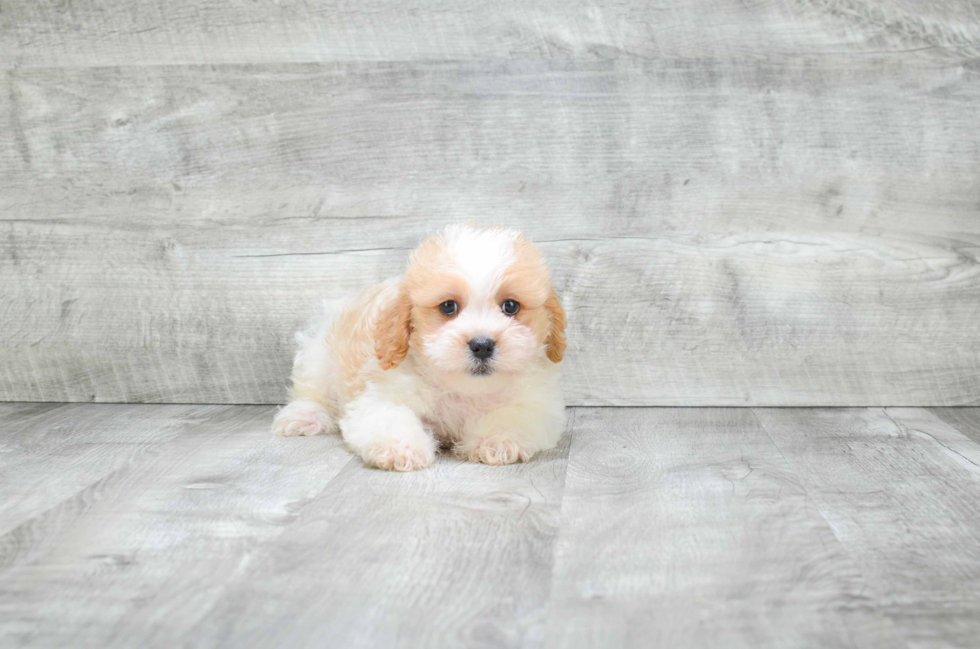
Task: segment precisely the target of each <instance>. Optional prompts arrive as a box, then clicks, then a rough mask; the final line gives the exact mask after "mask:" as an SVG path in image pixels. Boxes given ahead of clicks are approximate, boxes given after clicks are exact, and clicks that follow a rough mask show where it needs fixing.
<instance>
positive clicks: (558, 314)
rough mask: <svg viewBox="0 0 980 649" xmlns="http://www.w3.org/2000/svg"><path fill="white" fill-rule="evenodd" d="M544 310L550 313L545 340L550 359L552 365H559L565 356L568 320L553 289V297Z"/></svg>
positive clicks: (549, 298)
mask: <svg viewBox="0 0 980 649" xmlns="http://www.w3.org/2000/svg"><path fill="white" fill-rule="evenodd" d="M544 308H545V310H546V311H547V312H548V320H550V321H551V327H550V328H549V329H548V337H547V338H545V340H544V343H545V345H547V354H548V358H549V359H551V362H552V363H559V362H561V359H562V358H563V357H564V356H565V325H566V324H568V319H567V318H566V317H565V309H563V308H562V306H561V302H560V301H559V300H558V294H557V293H555V290H554V289H551V295H550V296H549V297H548V299H547V300H546V301H545V303H544Z"/></svg>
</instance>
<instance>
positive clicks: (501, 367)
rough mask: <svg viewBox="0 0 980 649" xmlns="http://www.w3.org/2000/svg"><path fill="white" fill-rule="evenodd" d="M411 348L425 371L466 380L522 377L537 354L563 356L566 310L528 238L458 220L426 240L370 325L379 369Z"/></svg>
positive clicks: (553, 357) (391, 364) (553, 359)
mask: <svg viewBox="0 0 980 649" xmlns="http://www.w3.org/2000/svg"><path fill="white" fill-rule="evenodd" d="M409 349H413V350H415V351H416V352H417V353H418V355H419V357H420V360H422V362H424V363H425V365H426V366H427V369H429V370H433V371H436V372H439V373H441V374H443V375H456V377H457V378H461V377H467V382H470V381H469V379H470V378H473V379H479V378H483V379H486V378H487V377H506V376H507V375H513V374H519V373H521V372H523V371H524V370H526V369H527V368H528V367H530V365H531V363H532V361H534V360H535V359H536V358H543V357H547V358H548V359H549V360H550V361H551V362H553V363H558V362H559V361H561V359H562V356H563V355H564V353H565V311H564V310H563V309H562V306H561V302H559V300H558V295H557V294H556V293H555V291H554V289H553V288H552V287H551V280H550V278H549V275H548V269H547V267H546V266H545V265H544V262H543V260H542V259H541V255H540V254H539V253H538V251H537V249H536V248H535V247H534V246H533V245H532V244H531V242H530V240H528V239H526V238H525V237H524V236H523V235H521V234H520V233H519V232H517V231H515V230H507V229H503V228H490V229H485V230H480V229H477V228H476V227H473V226H470V225H459V226H451V227H449V228H447V229H446V230H444V231H442V232H440V233H439V234H436V235H435V236H433V237H431V238H429V239H428V240H426V241H425V242H423V243H422V245H420V246H419V247H418V249H417V250H416V251H415V253H414V254H413V255H412V259H411V261H410V262H409V266H408V271H407V272H406V274H405V278H404V280H403V282H402V285H401V288H400V293H399V296H398V298H397V299H395V300H393V301H392V302H391V303H390V304H389V305H388V306H387V308H386V309H385V310H384V312H383V313H382V314H381V317H380V318H379V320H378V324H377V327H376V329H375V351H376V352H377V356H378V359H379V360H380V361H381V367H382V368H384V369H390V368H392V367H395V366H397V365H398V364H399V363H401V362H402V360H404V358H405V356H406V355H407V354H408V352H409Z"/></svg>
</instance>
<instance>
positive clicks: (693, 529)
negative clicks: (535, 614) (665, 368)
mask: <svg viewBox="0 0 980 649" xmlns="http://www.w3.org/2000/svg"><path fill="white" fill-rule="evenodd" d="M575 412H576V415H577V419H576V425H575V428H574V437H573V440H572V446H571V450H570V453H569V462H568V470H567V476H566V481H565V497H564V502H563V504H562V525H561V534H560V536H559V540H558V545H557V548H556V557H555V578H554V584H553V586H552V602H551V606H550V610H549V629H548V636H549V637H551V638H553V639H555V643H554V644H555V646H561V647H613V646H615V647H649V646H665V647H668V646H669V647H718V646H724V647H762V646H773V647H790V646H791V647H800V646H814V647H817V646H824V647H826V646H835V647H845V646H850V647H853V646H859V647H863V646H882V647H888V646H900V645H901V641H900V640H899V638H898V636H897V635H896V634H895V633H894V630H893V628H892V627H891V624H890V623H889V622H888V621H887V620H886V619H885V618H884V617H883V616H881V615H879V614H878V613H877V611H876V607H875V605H874V603H873V602H869V601H867V600H864V599H862V597H861V592H862V590H863V588H864V583H863V580H862V579H861V574H860V572H859V570H858V567H857V565H856V564H855V563H854V562H853V561H852V560H851V558H850V557H849V556H848V555H847V552H846V551H845V548H843V547H842V546H841V544H840V543H839V542H838V541H837V539H836V538H834V534H833V531H832V530H831V528H830V527H829V526H828V525H827V521H826V520H824V518H823V517H822V516H821V515H820V513H819V511H818V510H816V509H815V508H813V507H812V506H811V504H810V502H809V498H808V495H807V492H806V489H805V488H804V486H803V485H802V484H801V483H800V481H799V477H798V476H797V475H796V473H795V472H794V469H793V467H791V466H790V465H789V464H788V463H787V462H786V460H785V459H784V458H783V457H782V455H781V454H780V452H779V449H778V448H776V446H775V445H774V444H773V442H772V440H771V439H770V438H769V436H768V435H767V434H766V431H765V430H764V429H763V428H762V427H761V426H760V425H759V424H758V421H757V420H756V419H755V417H754V415H753V413H752V411H751V410H749V409H734V410H729V409H696V410H691V409H655V410H651V409H602V410H589V409H583V410H576V411H575Z"/></svg>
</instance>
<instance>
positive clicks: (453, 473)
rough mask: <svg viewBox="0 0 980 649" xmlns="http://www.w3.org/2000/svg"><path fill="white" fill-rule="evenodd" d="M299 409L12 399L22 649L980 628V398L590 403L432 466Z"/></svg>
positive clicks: (7, 441)
mask: <svg viewBox="0 0 980 649" xmlns="http://www.w3.org/2000/svg"><path fill="white" fill-rule="evenodd" d="M272 413H273V408H271V407H268V406H187V405H105V404H72V405H58V404H2V405H0V494H2V497H0V644H2V645H3V646H38V647H40V646H67V645H71V646H86V647H115V646H120V647H147V646H160V647H172V646H228V647H241V646H267V647H294V646H325V645H329V646H337V647H357V646H384V647H390V646H406V647H424V646H558V647H567V646H597V647H611V646H671V647H687V646H712V647H733V646H752V647H757V646H780V647H785V646H856V647H865V646H882V647H901V646H909V647H912V646H915V647H946V646H963V647H966V646H976V645H977V642H978V638H980V516H978V515H977V512H978V511H980V445H978V443H980V409H963V408H960V409H955V408H954V409H948V408H946V409H932V410H930V409H919V408H887V409H882V408H859V409H723V408H692V409H676V408H635V409H628V408H576V409H572V410H570V412H569V419H568V422H569V423H568V430H567V432H566V435H565V437H564V438H563V441H562V444H561V445H560V446H559V447H558V448H557V449H555V450H553V451H551V452H549V453H546V454H544V455H542V456H540V457H538V458H536V459H535V460H534V461H532V462H530V463H528V464H523V465H517V466H510V467H502V468H501V467H486V466H480V465H474V464H467V463H461V462H458V461H455V460H452V459H450V458H441V459H440V460H439V462H438V463H437V464H436V466H434V467H433V468H432V469H430V470H427V471H422V472H419V473H412V474H394V473H385V472H381V471H375V470H369V469H366V468H364V467H363V465H362V464H361V463H360V461H359V460H357V459H355V458H352V457H351V456H350V455H349V454H348V453H347V451H346V450H345V449H344V448H343V446H342V444H341V442H340V440H339V438H337V437H335V436H329V437H317V438H310V439H305V438H304V439H282V438H274V437H272V436H270V435H269V434H268V425H269V420H270V418H271V416H272Z"/></svg>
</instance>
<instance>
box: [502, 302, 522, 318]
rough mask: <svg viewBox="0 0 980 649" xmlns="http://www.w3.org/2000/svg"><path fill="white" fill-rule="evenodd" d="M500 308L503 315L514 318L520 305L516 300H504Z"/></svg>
mask: <svg viewBox="0 0 980 649" xmlns="http://www.w3.org/2000/svg"><path fill="white" fill-rule="evenodd" d="M500 308H501V310H502V311H503V312H504V315H509V316H515V315H517V312H518V311H520V310H521V304H520V302H517V301H516V300H504V303H503V304H501V305H500Z"/></svg>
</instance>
